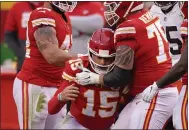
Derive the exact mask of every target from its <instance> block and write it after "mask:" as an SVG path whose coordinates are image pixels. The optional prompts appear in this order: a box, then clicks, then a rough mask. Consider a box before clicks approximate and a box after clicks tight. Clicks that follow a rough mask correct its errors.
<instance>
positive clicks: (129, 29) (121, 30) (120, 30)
mask: <svg viewBox="0 0 189 130" xmlns="http://www.w3.org/2000/svg"><path fill="white" fill-rule="evenodd" d="M127 33H132V34H135V33H136V30H135V28H134V27H124V28H118V29H117V30H116V31H115V35H117V34H127Z"/></svg>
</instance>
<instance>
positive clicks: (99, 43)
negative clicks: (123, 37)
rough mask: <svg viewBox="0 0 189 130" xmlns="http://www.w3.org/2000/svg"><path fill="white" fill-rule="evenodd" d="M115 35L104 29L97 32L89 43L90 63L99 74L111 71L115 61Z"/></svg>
mask: <svg viewBox="0 0 189 130" xmlns="http://www.w3.org/2000/svg"><path fill="white" fill-rule="evenodd" d="M115 52H116V50H115V45H114V33H113V31H112V30H111V29H108V28H102V29H98V30H97V31H95V32H94V33H93V35H92V37H91V39H90V41H89V61H90V64H91V67H92V68H93V70H94V71H95V72H96V73H98V74H102V73H103V74H105V73H107V72H109V71H111V70H112V69H113V67H114V61H115Z"/></svg>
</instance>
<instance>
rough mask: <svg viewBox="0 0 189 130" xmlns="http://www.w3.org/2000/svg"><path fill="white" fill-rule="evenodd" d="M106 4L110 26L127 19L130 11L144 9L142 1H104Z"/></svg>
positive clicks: (106, 14) (107, 19)
mask: <svg viewBox="0 0 189 130" xmlns="http://www.w3.org/2000/svg"><path fill="white" fill-rule="evenodd" d="M104 6H105V11H104V16H105V19H106V21H107V23H108V24H109V25H110V26H113V25H115V24H116V23H118V22H119V21H122V20H124V19H126V17H127V16H128V15H129V14H130V13H132V12H135V11H139V10H141V9H143V3H142V2H132V1H122V2H119V1H109V2H104Z"/></svg>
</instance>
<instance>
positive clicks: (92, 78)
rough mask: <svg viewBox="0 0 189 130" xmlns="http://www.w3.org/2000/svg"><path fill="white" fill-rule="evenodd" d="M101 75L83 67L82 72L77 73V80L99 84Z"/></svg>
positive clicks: (83, 83)
mask: <svg viewBox="0 0 189 130" xmlns="http://www.w3.org/2000/svg"><path fill="white" fill-rule="evenodd" d="M99 78H100V75H99V74H96V73H93V72H91V71H90V70H88V69H87V68H83V71H82V72H81V73H77V74H76V78H75V82H76V83H78V84H81V85H89V84H99V82H100V81H99Z"/></svg>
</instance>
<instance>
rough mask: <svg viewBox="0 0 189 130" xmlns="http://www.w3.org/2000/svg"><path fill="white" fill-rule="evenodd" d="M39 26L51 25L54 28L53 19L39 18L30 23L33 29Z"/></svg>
mask: <svg viewBox="0 0 189 130" xmlns="http://www.w3.org/2000/svg"><path fill="white" fill-rule="evenodd" d="M40 24H45V25H52V26H54V27H56V25H55V20H54V19H50V18H39V19H36V20H33V21H32V25H33V27H35V26H38V25H40Z"/></svg>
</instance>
